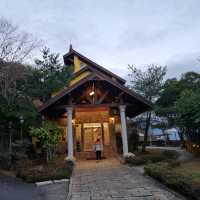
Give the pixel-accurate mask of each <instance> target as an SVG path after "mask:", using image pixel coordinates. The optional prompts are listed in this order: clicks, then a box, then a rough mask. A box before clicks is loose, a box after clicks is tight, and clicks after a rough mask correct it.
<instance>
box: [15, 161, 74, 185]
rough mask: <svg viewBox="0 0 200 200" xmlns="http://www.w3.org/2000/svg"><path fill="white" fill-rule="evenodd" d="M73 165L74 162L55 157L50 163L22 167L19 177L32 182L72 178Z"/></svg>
mask: <svg viewBox="0 0 200 200" xmlns="http://www.w3.org/2000/svg"><path fill="white" fill-rule="evenodd" d="M73 167H74V163H72V162H69V161H67V162H66V161H63V160H62V161H61V160H57V159H54V160H52V161H50V162H48V164H43V165H41V164H40V165H35V166H25V167H21V168H20V169H18V171H17V177H19V178H22V179H23V180H25V181H26V182H30V183H34V182H40V181H47V180H58V179H64V178H70V176H71V174H72V171H73Z"/></svg>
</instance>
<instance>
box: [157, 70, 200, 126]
mask: <svg viewBox="0 0 200 200" xmlns="http://www.w3.org/2000/svg"><path fill="white" fill-rule="evenodd" d="M199 88H200V74H198V73H196V72H187V73H185V74H183V75H182V77H181V78H180V80H178V79H176V78H172V79H168V80H166V81H165V84H164V85H163V88H162V90H161V92H160V97H159V98H158V99H157V101H156V113H157V114H158V115H159V116H161V117H166V118H167V120H168V127H169V128H170V127H172V126H174V125H175V118H176V114H177V113H176V109H175V103H176V101H177V100H178V99H179V98H180V95H181V93H182V92H183V91H184V90H192V91H197V90H198V89H199Z"/></svg>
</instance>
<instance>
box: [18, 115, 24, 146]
mask: <svg viewBox="0 0 200 200" xmlns="http://www.w3.org/2000/svg"><path fill="white" fill-rule="evenodd" d="M19 122H20V124H21V128H20V137H21V143H23V132H22V125H23V123H24V117H23V116H22V115H20V116H19Z"/></svg>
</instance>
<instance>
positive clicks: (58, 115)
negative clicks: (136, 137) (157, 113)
mask: <svg viewBox="0 0 200 200" xmlns="http://www.w3.org/2000/svg"><path fill="white" fill-rule="evenodd" d="M64 63H65V65H66V66H70V65H72V66H73V68H74V71H73V77H72V79H71V81H70V83H69V85H68V87H66V88H64V89H63V90H61V91H60V92H59V93H57V94H56V95H55V96H53V97H52V98H51V99H50V100H49V101H48V102H46V103H45V104H43V105H42V106H41V107H40V108H39V112H40V113H41V114H42V115H44V116H45V117H47V118H48V119H50V120H53V121H56V122H57V123H58V125H59V126H60V127H63V129H64V136H63V143H62V145H63V147H64V149H66V151H65V152H67V156H68V157H69V158H74V157H76V158H91V157H93V156H94V151H93V144H94V142H95V141H96V139H97V138H99V139H100V141H101V142H102V145H103V155H104V156H105V157H110V156H113V155H115V154H116V153H117V152H118V153H119V152H120V149H121V151H122V153H123V154H124V155H125V154H126V153H128V141H127V140H128V139H127V126H126V117H130V118H133V117H135V116H136V115H138V114H140V113H142V112H145V111H147V110H150V109H151V108H152V104H151V103H150V102H148V101H147V100H145V99H144V98H143V97H141V96H140V95H138V94H136V93H135V92H133V91H131V90H129V89H128V88H127V87H126V86H125V80H124V79H122V78H121V77H119V76H117V75H116V74H114V73H112V72H110V71H108V70H107V69H105V68H103V67H102V66H100V65H98V64H97V63H95V62H93V61H91V60H90V59H88V58H87V57H85V56H83V55H81V54H80V53H78V52H77V51H75V50H74V49H72V46H70V49H69V52H68V53H67V54H65V55H64ZM120 138H121V140H120ZM120 141H121V142H120Z"/></svg>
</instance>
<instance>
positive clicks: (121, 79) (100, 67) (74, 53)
mask: <svg viewBox="0 0 200 200" xmlns="http://www.w3.org/2000/svg"><path fill="white" fill-rule="evenodd" d="M72 55H76V56H78V57H79V58H80V59H81V60H82V61H83V62H85V63H86V64H88V65H90V66H92V67H94V68H96V69H98V70H100V71H102V72H104V73H105V74H107V75H108V76H110V77H114V78H116V79H117V80H118V81H119V82H120V83H121V84H125V83H126V80H124V79H123V78H121V77H119V76H117V75H116V74H114V73H112V72H111V71H109V70H107V69H106V68H104V67H102V66H101V65H99V64H97V63H95V62H94V61H92V60H90V59H89V58H87V57H85V56H84V55H82V54H80V53H79V52H77V51H75V50H74V49H72V48H71V49H70V51H69V52H68V53H67V54H65V55H64V56H63V58H64V62H65V64H66V60H67V58H69V57H71V56H72Z"/></svg>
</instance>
